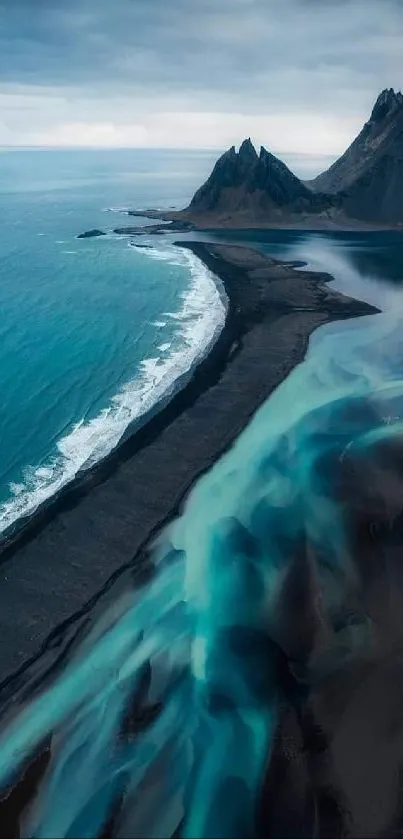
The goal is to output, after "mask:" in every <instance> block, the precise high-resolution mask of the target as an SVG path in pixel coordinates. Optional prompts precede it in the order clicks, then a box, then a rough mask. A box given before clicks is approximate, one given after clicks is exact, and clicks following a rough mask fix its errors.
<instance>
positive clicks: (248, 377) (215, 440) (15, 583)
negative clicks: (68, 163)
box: [0, 242, 376, 708]
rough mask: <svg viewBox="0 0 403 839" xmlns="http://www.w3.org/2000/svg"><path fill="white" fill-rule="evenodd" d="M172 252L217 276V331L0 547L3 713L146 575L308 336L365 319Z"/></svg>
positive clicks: (315, 287)
mask: <svg viewBox="0 0 403 839" xmlns="http://www.w3.org/2000/svg"><path fill="white" fill-rule="evenodd" d="M178 244H182V246H184V247H188V248H190V249H191V250H192V251H193V252H194V253H195V254H196V255H197V256H198V257H199V258H200V259H202V260H203V262H204V263H205V264H206V265H207V266H208V267H209V268H211V269H212V270H213V271H214V272H215V274H216V275H218V276H219V277H220V278H221V279H222V281H223V283H224V285H225V288H226V291H227V294H228V297H229V311H228V316H227V324H226V326H225V328H224V330H223V332H222V334H221V335H220V337H219V339H218V340H217V342H216V344H215V346H214V348H213V349H212V350H211V352H210V353H209V355H208V356H207V358H206V359H205V360H204V361H203V362H202V363H201V364H200V365H199V366H198V368H197V369H196V370H195V371H194V373H193V376H192V378H191V380H190V381H189V382H188V384H187V385H186V386H185V387H184V388H183V390H182V391H180V392H179V393H177V395H176V396H175V397H174V398H173V399H172V401H171V402H170V403H169V405H167V406H165V408H163V409H162V410H161V411H160V413H159V414H157V415H156V416H154V417H153V418H152V419H151V420H150V422H149V423H148V424H147V425H146V426H145V427H144V428H142V429H141V430H140V431H139V432H137V433H136V434H134V435H133V436H132V437H131V438H130V439H129V440H128V441H126V442H125V443H124V444H122V445H121V446H120V447H119V448H118V449H117V450H116V451H115V452H114V453H112V454H111V455H110V456H109V457H108V458H106V459H105V460H104V461H103V462H102V463H101V464H99V465H98V466H97V467H95V468H94V469H93V470H91V472H89V473H86V474H85V475H82V476H80V477H78V478H77V480H76V481H75V482H74V483H73V484H72V485H71V487H70V488H69V489H67V490H65V491H63V492H61V494H60V495H59V497H58V498H57V499H55V500H54V501H53V502H50V503H49V504H47V505H45V506H44V507H43V508H42V509H41V510H40V511H38V513H37V514H35V515H34V516H33V517H32V518H31V519H30V521H29V522H27V523H26V526H25V527H24V529H23V530H22V531H21V532H20V533H17V534H16V535H15V536H14V537H13V538H12V539H11V540H10V541H9V542H8V543H7V544H5V545H3V548H2V549H1V555H0V561H1V572H2V573H1V582H0V632H1V645H0V682H1V685H0V706H1V707H2V708H5V707H6V706H7V705H8V703H9V702H10V700H11V698H12V697H13V696H15V695H16V693H18V694H19V696H20V697H21V695H22V694H21V690H22V693H24V690H23V685H24V684H27V682H29V683H30V685H31V687H32V686H33V684H34V681H35V678H38V679H42V678H43V677H44V676H45V674H46V672H47V671H48V669H49V668H50V667H51V666H52V665H54V663H55V662H57V661H58V659H59V660H61V658H62V657H63V655H64V654H65V652H66V650H67V649H68V647H69V644H70V642H71V640H72V639H73V638H74V636H75V635H76V633H77V632H78V631H80V630H85V628H86V625H87V624H88V620H89V616H92V617H93V616H94V614H95V615H96V614H97V613H98V612H99V610H100V609H101V608H103V606H104V605H105V603H107V602H110V601H111V600H112V599H113V598H116V597H117V595H118V593H119V592H120V591H121V590H122V588H124V586H125V585H127V584H128V582H129V581H130V580H129V579H128V577H130V579H132V578H133V574H136V573H137V572H138V570H139V569H144V568H147V565H148V567H149V562H148V563H147V557H146V554H145V551H144V546H145V545H146V544H147V542H148V541H149V539H150V536H151V535H152V534H153V533H155V532H156V531H157V530H158V529H159V528H160V527H161V525H162V523H164V522H166V521H167V520H168V519H169V518H170V517H171V516H172V515H174V514H175V513H176V512H177V511H178V509H179V508H180V504H181V501H182V500H183V498H184V496H185V495H186V493H187V492H188V490H189V488H190V487H191V486H192V484H193V483H194V481H195V480H196V478H197V477H198V476H199V475H200V474H201V473H202V472H203V471H204V470H206V469H208V468H209V467H211V465H212V464H213V463H214V461H215V460H216V459H217V458H218V457H219V455H220V454H221V453H222V452H223V451H224V450H225V448H226V447H228V446H229V445H230V444H231V442H232V441H233V440H234V439H235V438H236V437H237V435H238V434H239V432H240V431H241V430H242V429H243V428H244V427H245V425H246V424H247V422H248V420H249V419H250V418H251V416H252V415H253V413H254V412H255V411H256V409H257V408H258V407H259V406H260V405H261V404H262V402H263V401H264V400H265V399H266V398H267V397H268V396H269V394H270V393H271V392H272V391H273V389H274V388H275V387H276V386H277V385H278V384H279V383H280V382H281V381H282V380H283V379H284V378H285V377H286V376H287V375H288V373H289V372H290V371H291V370H292V368H293V367H294V366H295V365H296V364H297V363H298V362H299V361H301V360H302V359H303V357H304V354H305V351H306V348H307V343H308V338H309V336H310V334H311V333H312V332H313V330H314V329H316V328H317V327H318V326H320V325H321V324H324V323H326V322H327V321H330V320H337V319H342V318H351V317H357V316H360V315H366V314H369V313H371V312H375V311H376V310H374V309H373V307H371V306H368V305H367V304H365V303H359V302H357V301H354V300H352V299H350V298H347V297H344V296H342V295H340V294H338V293H336V292H334V291H332V290H330V289H329V288H328V287H327V286H326V281H328V280H329V279H330V277H329V275H322V274H318V273H314V272H309V271H296V270H295V269H294V268H293V267H291V266H290V265H288V264H285V263H279V262H278V261H275V260H271V259H269V258H267V257H265V256H263V255H262V254H260V253H258V252H257V251H253V250H250V249H246V248H241V247H236V246H227V245H217V244H206V243H198V242H192V243H189V242H186V243H178ZM144 560H145V561H144ZM35 673H36V676H35ZM32 680H33V681H32Z"/></svg>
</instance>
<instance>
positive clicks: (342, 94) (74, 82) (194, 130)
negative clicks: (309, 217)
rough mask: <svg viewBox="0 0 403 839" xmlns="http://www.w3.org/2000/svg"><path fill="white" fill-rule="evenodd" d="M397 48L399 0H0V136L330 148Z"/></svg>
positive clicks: (29, 142)
mask: <svg viewBox="0 0 403 839" xmlns="http://www.w3.org/2000/svg"><path fill="white" fill-rule="evenodd" d="M402 55H403V0H0V145H1V146H5V145H7V146H8V145H12V146H21V145H23V146H36V145H39V146H106V147H111V146H117V147H122V146H140V147H155V148H161V147H165V148H166V147H173V148H175V147H176V148H206V149H208V148H211V149H223V148H227V147H229V146H231V145H233V144H237V143H239V142H241V140H242V139H243V138H244V137H247V136H251V138H252V140H254V142H255V143H256V144H257V145H259V144H260V143H262V144H263V145H265V146H266V147H267V148H268V149H270V150H271V151H278V150H282V151H284V152H289V153H294V152H295V153H300V154H304V153H308V152H309V153H312V154H329V155H332V154H334V155H336V154H339V153H341V152H342V151H344V149H345V148H346V147H347V146H348V144H349V143H350V142H351V140H352V139H353V137H354V136H355V135H356V133H357V132H358V131H359V130H360V128H361V127H362V125H363V123H364V122H365V121H366V120H367V119H368V117H369V114H370V112H371V109H372V106H373V104H374V101H375V99H376V98H377V96H378V94H379V92H380V91H381V90H382V89H383V88H385V87H394V88H395V89H400V88H401V87H403V61H402Z"/></svg>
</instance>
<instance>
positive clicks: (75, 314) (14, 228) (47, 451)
mask: <svg viewBox="0 0 403 839" xmlns="http://www.w3.org/2000/svg"><path fill="white" fill-rule="evenodd" d="M214 158H215V154H214V153H211V152H209V153H203V152H201V153H192V152H187V153H184V152H175V151H171V152H166V153H163V152H158V153H155V152H154V153H153V152H146V151H144V152H141V151H131V150H118V151H116V150H115V151H99V150H98V151H97V150H90V151H88V150H84V151H77V150H71V151H61V150H52V151H49V150H3V151H0V225H1V237H0V313H1V319H0V393H1V403H0V531H2V530H4V529H5V528H6V527H7V526H9V525H10V524H12V523H13V522H14V521H15V520H16V519H17V518H18V517H19V516H21V515H22V514H27V513H29V512H30V511H32V510H33V509H34V508H35V507H36V506H37V505H38V503H40V502H42V501H43V500H45V499H46V498H47V497H49V496H50V495H52V494H53V493H54V492H55V491H56V490H57V489H58V488H60V486H61V485H63V484H64V483H65V482H66V481H68V480H69V479H70V478H72V477H73V476H74V474H75V473H76V472H77V470H78V469H81V468H85V467H86V466H87V465H89V464H91V463H92V462H93V461H94V460H97V459H98V458H100V457H102V456H103V455H104V454H106V453H107V452H108V451H110V450H111V448H113V447H114V446H115V445H116V444H117V443H118V441H119V439H120V438H121V436H122V434H123V433H124V431H125V429H126V428H127V427H128V426H129V425H130V424H131V423H132V422H133V421H135V420H136V418H137V417H139V416H141V415H142V414H143V413H144V412H145V411H146V410H148V409H149V408H150V407H151V406H152V405H153V404H154V403H155V402H158V400H159V399H160V398H161V396H162V395H164V394H166V393H167V392H169V390H170V388H172V385H173V383H174V381H175V379H176V378H177V377H178V376H179V375H180V374H181V373H183V372H184V371H185V370H187V369H189V368H190V367H191V366H192V365H193V364H194V362H195V361H196V359H197V358H198V357H199V355H200V353H201V352H202V351H203V349H204V348H205V347H206V345H207V344H208V343H209V341H211V339H212V337H213V336H214V334H215V333H216V331H217V329H219V328H220V327H221V326H222V324H223V321H224V306H223V303H222V302H221V300H220V297H219V295H218V292H217V290H216V285H215V283H214V280H213V278H212V277H211V276H210V275H209V273H208V272H207V271H206V270H205V269H204V268H203V267H202V266H201V264H200V263H199V262H198V261H197V260H196V259H195V258H194V257H193V256H192V255H191V254H190V253H188V252H185V251H183V252H181V251H179V250H178V249H174V248H173V247H172V244H171V243H166V242H163V241H162V237H161V241H157V240H156V239H154V245H155V247H154V248H153V250H151V251H141V250H136V249H133V248H132V247H129V242H128V240H127V239H122V238H118V237H116V236H113V235H110V236H107V237H104V238H102V239H91V240H78V239H77V238H76V236H77V234H79V233H81V232H83V231H85V230H88V229H91V228H94V227H100V228H102V229H110V228H112V227H114V226H122V225H125V224H128V223H130V220H129V218H128V217H127V216H124V215H121V214H116V213H113V212H107V210H108V209H109V210H110V209H119V208H124V207H133V206H135V207H142V206H161V207H166V206H172V205H176V206H183V205H184V204H185V203H186V201H187V200H188V199H189V198H190V197H191V195H192V193H193V191H194V189H195V188H196V187H197V186H198V184H199V182H200V180H202V179H203V178H204V177H205V175H206V174H207V172H208V171H209V169H210V167H211V165H212V162H213V160H214ZM141 241H143V240H141Z"/></svg>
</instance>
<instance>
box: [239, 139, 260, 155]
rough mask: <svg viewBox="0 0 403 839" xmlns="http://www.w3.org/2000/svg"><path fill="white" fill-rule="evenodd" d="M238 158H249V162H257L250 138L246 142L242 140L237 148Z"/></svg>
mask: <svg viewBox="0 0 403 839" xmlns="http://www.w3.org/2000/svg"><path fill="white" fill-rule="evenodd" d="M238 154H239V156H240V157H243V158H249V159H250V160H257V154H256V149H255V147H254V145H253V143H252V140H251V138H250V137H248V139H247V140H244V141H243V143H241V145H240V147H239V152H238Z"/></svg>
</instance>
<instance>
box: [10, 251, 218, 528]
mask: <svg viewBox="0 0 403 839" xmlns="http://www.w3.org/2000/svg"><path fill="white" fill-rule="evenodd" d="M164 244H165V243H164ZM143 253H144V258H147V259H150V258H151V259H156V260H163V261H166V262H169V263H171V264H174V265H180V266H182V267H188V269H189V272H190V286H189V287H188V288H187V289H186V291H185V292H183V293H182V295H181V297H182V306H181V309H180V311H178V312H173V313H169V316H170V317H171V318H174V319H175V320H176V321H177V323H178V330H177V333H176V338H177V340H176V341H175V349H174V350H173V351H171V352H170V353H168V352H167V351H166V350H167V349H168V346H167V345H163V346H164V350H162V346H161V347H160V348H159V349H160V352H161V353H163V358H161V357H160V356H159V355H158V356H156V357H153V358H147V359H144V360H143V361H142V362H141V364H140V373H139V374H138V375H137V376H136V378H134V379H133V380H132V381H129V382H128V383H127V384H126V385H125V386H124V387H123V388H122V389H121V390H120V391H119V392H118V393H117V394H116V395H115V396H114V397H113V399H112V401H111V402H110V404H109V405H108V406H107V407H105V408H104V409H103V410H102V411H101V412H100V413H99V414H98V416H96V417H95V418H93V419H91V420H90V421H88V422H85V421H84V420H81V421H80V422H79V423H77V424H76V425H75V426H73V428H72V429H71V430H70V432H69V434H67V435H66V436H65V437H63V438H62V439H61V440H59V441H58V443H57V446H56V453H55V454H54V456H53V457H50V458H49V461H48V462H47V463H45V464H42V465H41V466H40V467H32V466H29V467H27V468H25V470H24V471H23V480H22V481H21V482H19V483H13V484H11V485H10V487H9V489H10V494H11V497H10V498H9V499H7V501H5V502H4V503H3V504H1V505H0V532H4V531H5V530H7V529H8V528H9V527H11V526H12V525H14V524H15V522H16V521H18V519H20V518H21V517H26V516H29V515H31V514H32V513H33V512H34V511H35V510H36V509H37V508H38V507H39V506H40V505H41V504H43V503H44V502H46V501H47V500H48V499H49V498H51V497H52V496H53V495H55V494H56V493H57V492H59V491H60V490H61V489H62V488H63V487H64V486H66V484H68V483H69V482H70V481H72V480H73V479H74V477H75V476H76V475H77V474H78V473H79V472H80V471H81V470H85V469H88V468H90V467H91V466H93V465H94V464H95V463H96V462H97V461H99V460H100V459H102V458H103V457H105V456H106V455H107V454H109V453H110V452H111V451H112V450H113V449H114V448H115V447H116V446H117V445H118V443H119V441H120V440H121V439H122V437H123V435H124V434H125V432H126V430H127V428H128V426H130V425H131V424H132V423H133V422H135V421H136V420H138V419H139V418H141V417H142V416H144V415H145V414H147V412H148V411H150V409H152V408H153V407H154V406H155V405H156V404H157V403H158V402H159V401H160V400H162V399H163V398H167V397H169V396H170V395H171V394H172V393H173V392H174V391H175V384H176V382H177V380H178V379H180V378H181V377H182V376H184V375H185V374H186V373H189V371H190V370H191V369H192V368H193V366H194V365H195V363H197V361H199V360H200V359H201V358H202V357H203V356H204V355H205V354H206V352H207V350H208V349H209V347H210V346H211V345H212V344H213V343H214V342H215V340H216V338H217V337H218V334H219V333H220V332H221V330H222V328H223V326H224V323H225V315H226V298H225V294H224V293H223V291H221V290H219V287H218V282H217V278H215V277H214V275H213V274H212V273H211V272H210V271H209V270H208V269H207V268H206V267H205V266H204V265H203V263H202V262H200V260H199V259H198V258H197V257H196V256H194V254H193V253H191V251H188V250H186V249H179V248H178V247H175V246H167V247H163V248H161V249H158V248H153V249H150V250H149V249H147V250H144V251H143ZM166 315H167V316H168V313H166ZM154 323H155V325H156V326H157V325H158V327H160V326H162V325H163V324H165V321H155V322H154Z"/></svg>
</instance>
